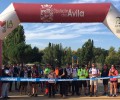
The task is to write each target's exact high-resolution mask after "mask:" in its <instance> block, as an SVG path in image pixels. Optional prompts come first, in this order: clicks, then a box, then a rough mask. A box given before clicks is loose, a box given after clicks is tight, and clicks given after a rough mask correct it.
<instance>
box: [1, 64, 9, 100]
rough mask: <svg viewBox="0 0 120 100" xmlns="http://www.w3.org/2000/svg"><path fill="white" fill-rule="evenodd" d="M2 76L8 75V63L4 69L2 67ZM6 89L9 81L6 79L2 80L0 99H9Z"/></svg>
mask: <svg viewBox="0 0 120 100" xmlns="http://www.w3.org/2000/svg"><path fill="white" fill-rule="evenodd" d="M2 77H3V78H5V77H10V72H9V68H8V65H5V66H4V69H2ZM8 89H9V82H8V81H3V82H2V94H1V98H2V99H9V97H8Z"/></svg>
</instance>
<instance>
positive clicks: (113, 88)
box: [109, 65, 118, 97]
mask: <svg viewBox="0 0 120 100" xmlns="http://www.w3.org/2000/svg"><path fill="white" fill-rule="evenodd" d="M109 76H118V70H117V69H116V67H115V65H112V66H111V68H110V70H109ZM111 96H113V97H116V96H117V78H110V97H111Z"/></svg>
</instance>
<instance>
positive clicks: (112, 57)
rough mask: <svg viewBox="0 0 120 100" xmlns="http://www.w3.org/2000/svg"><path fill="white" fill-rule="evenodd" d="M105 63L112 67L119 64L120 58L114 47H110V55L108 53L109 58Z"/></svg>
mask: <svg viewBox="0 0 120 100" xmlns="http://www.w3.org/2000/svg"><path fill="white" fill-rule="evenodd" d="M105 62H106V63H107V64H110V65H112V64H115V65H116V64H119V57H118V55H117V52H116V51H115V48H114V47H110V49H109V53H108V56H107V57H106V59H105Z"/></svg>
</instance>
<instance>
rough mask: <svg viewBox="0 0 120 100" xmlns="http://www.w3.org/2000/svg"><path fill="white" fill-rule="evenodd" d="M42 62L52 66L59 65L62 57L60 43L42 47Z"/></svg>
mask: <svg viewBox="0 0 120 100" xmlns="http://www.w3.org/2000/svg"><path fill="white" fill-rule="evenodd" d="M43 52H44V56H43V62H44V63H49V64H51V65H53V66H56V65H58V66H61V64H62V59H63V48H62V45H61V44H51V43H49V44H48V47H46V48H45V49H44V51H43Z"/></svg>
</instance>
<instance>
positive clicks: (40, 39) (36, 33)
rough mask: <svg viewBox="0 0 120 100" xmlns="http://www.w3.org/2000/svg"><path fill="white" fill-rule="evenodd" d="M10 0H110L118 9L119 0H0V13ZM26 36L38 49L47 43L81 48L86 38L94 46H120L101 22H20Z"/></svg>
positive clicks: (67, 0) (40, 0)
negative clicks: (92, 41)
mask: <svg viewBox="0 0 120 100" xmlns="http://www.w3.org/2000/svg"><path fill="white" fill-rule="evenodd" d="M12 2H20V3H22V2H23V3H45V4H47V3H99V2H110V3H112V4H113V5H114V6H115V7H116V8H117V9H118V10H119V11H120V0H0V13H2V11H4V10H5V8H7V6H9V5H10V4H11V3H12ZM22 25H23V27H24V31H25V36H26V43H27V44H31V46H32V47H34V46H37V47H38V48H39V49H44V48H45V47H47V45H48V43H49V42H51V43H54V44H58V43H62V45H63V47H71V48H72V50H77V49H78V48H81V47H82V45H83V44H84V43H85V42H86V41H87V40H88V39H93V40H94V45H95V47H101V48H104V49H107V50H108V49H109V48H110V47H111V46H113V47H115V49H116V50H118V48H119V47H120V39H119V38H117V37H116V36H115V35H114V34H113V33H112V32H111V31H110V30H109V29H108V28H107V27H106V26H104V25H103V24H102V23H22Z"/></svg>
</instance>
